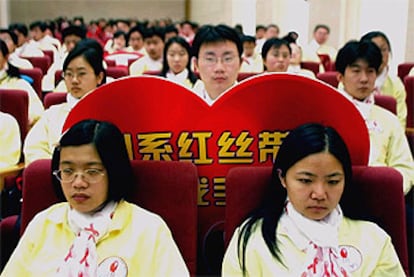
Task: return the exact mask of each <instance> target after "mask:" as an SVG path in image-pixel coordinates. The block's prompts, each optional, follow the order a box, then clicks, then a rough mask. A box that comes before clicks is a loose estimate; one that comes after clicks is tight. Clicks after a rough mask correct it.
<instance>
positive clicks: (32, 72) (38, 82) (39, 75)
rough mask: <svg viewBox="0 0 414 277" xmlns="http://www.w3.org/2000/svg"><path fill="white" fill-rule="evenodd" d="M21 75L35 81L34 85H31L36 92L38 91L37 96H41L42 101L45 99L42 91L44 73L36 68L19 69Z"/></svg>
mask: <svg viewBox="0 0 414 277" xmlns="http://www.w3.org/2000/svg"><path fill="white" fill-rule="evenodd" d="M19 72H20V74H21V75H27V76H29V77H30V78H32V79H33V83H32V84H31V85H32V87H33V88H34V90H35V91H36V93H37V95H39V98H40V100H42V99H43V91H42V79H43V72H42V70H41V69H40V68H37V67H34V68H31V69H21V68H20V69H19Z"/></svg>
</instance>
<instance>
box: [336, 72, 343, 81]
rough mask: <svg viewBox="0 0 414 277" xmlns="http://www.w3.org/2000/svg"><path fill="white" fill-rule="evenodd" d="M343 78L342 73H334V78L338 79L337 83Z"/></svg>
mask: <svg viewBox="0 0 414 277" xmlns="http://www.w3.org/2000/svg"><path fill="white" fill-rule="evenodd" d="M343 79H344V75H342V73H338V74H336V80H338V83H342V80H343Z"/></svg>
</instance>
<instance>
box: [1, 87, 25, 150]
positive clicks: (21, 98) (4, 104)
mask: <svg viewBox="0 0 414 277" xmlns="http://www.w3.org/2000/svg"><path fill="white" fill-rule="evenodd" d="M0 111H2V112H4V113H8V114H11V115H12V116H14V118H16V120H17V123H18V124H19V127H20V136H21V140H22V145H23V142H24V139H25V138H26V135H27V132H28V131H29V96H28V94H27V92H26V91H24V90H17V89H0ZM0 143H1V142H0Z"/></svg>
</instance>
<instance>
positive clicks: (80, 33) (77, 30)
mask: <svg viewBox="0 0 414 277" xmlns="http://www.w3.org/2000/svg"><path fill="white" fill-rule="evenodd" d="M70 35H75V36H77V37H80V38H81V39H84V38H86V28H85V27H83V26H77V25H70V26H68V27H66V28H65V29H63V30H62V40H64V39H65V38H66V37H67V36H70Z"/></svg>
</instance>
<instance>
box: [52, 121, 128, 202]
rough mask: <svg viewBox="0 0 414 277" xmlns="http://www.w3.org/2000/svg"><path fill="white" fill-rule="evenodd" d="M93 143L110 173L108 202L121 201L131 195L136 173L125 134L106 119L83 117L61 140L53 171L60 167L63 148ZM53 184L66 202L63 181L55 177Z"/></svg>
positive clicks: (107, 171)
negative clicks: (133, 169) (86, 118)
mask: <svg viewBox="0 0 414 277" xmlns="http://www.w3.org/2000/svg"><path fill="white" fill-rule="evenodd" d="M88 144H91V145H93V146H94V147H95V148H96V150H97V152H98V154H99V157H100V158H101V160H102V163H103V166H104V167H105V170H106V174H107V176H108V199H107V201H111V200H113V201H119V200H121V199H126V198H127V197H128V196H129V195H131V192H132V188H133V185H134V175H133V171H132V167H131V162H130V160H129V157H128V152H127V149H126V146H125V140H124V136H123V134H122V133H121V131H120V130H119V129H118V127H116V126H115V125H114V124H112V123H110V122H105V121H97V120H92V119H88V120H83V121H80V122H78V123H76V124H75V125H73V126H72V127H71V128H70V129H69V130H68V131H67V132H65V133H64V134H63V136H62V138H61V139H60V142H59V146H58V147H56V148H55V150H54V152H53V158H52V172H53V171H54V170H57V169H59V163H60V151H61V149H62V148H65V147H67V146H82V145H88ZM52 183H53V186H54V189H55V192H56V195H57V197H58V198H59V199H60V200H61V201H66V199H65V196H64V194H63V191H62V187H61V184H60V182H59V180H57V179H56V178H55V177H54V176H53V177H52Z"/></svg>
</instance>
